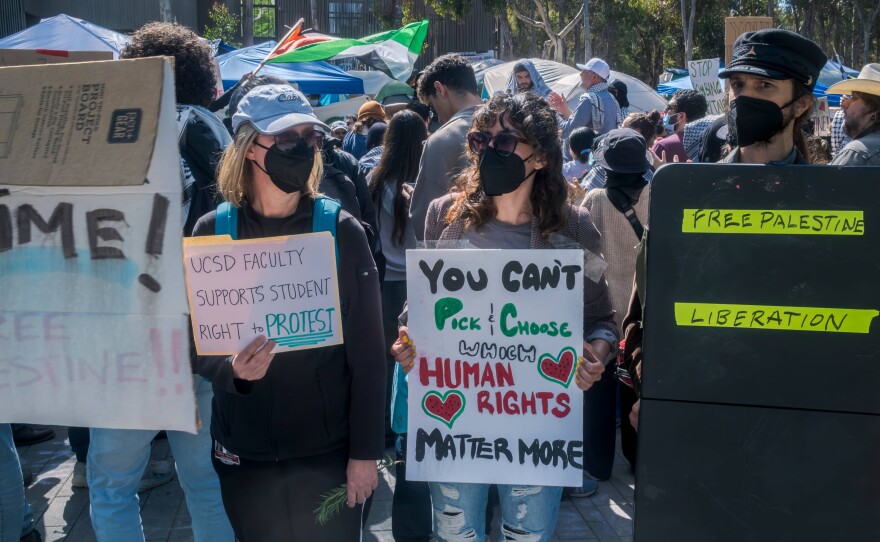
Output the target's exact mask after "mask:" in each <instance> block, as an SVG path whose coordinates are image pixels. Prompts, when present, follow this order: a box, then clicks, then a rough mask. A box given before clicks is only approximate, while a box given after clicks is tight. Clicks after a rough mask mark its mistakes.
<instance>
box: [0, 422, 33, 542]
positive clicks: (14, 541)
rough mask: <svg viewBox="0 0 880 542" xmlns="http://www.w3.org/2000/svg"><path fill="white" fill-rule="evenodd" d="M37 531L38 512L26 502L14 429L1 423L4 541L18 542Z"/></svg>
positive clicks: (0, 525)
mask: <svg viewBox="0 0 880 542" xmlns="http://www.w3.org/2000/svg"><path fill="white" fill-rule="evenodd" d="M33 530H34V513H33V511H31V506H30V505H29V504H28V503H27V502H26V501H25V500H24V480H23V479H22V476H21V461H20V460H19V459H18V452H17V451H16V450H15V443H14V442H13V441H12V427H10V425H9V424H8V423H3V424H0V542H18V540H19V538H21V537H22V536H25V535H27V534H30V532H31V531H33Z"/></svg>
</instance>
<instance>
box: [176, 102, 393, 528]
mask: <svg viewBox="0 0 880 542" xmlns="http://www.w3.org/2000/svg"><path fill="white" fill-rule="evenodd" d="M232 125H233V129H234V131H235V139H234V141H233V143H232V145H231V146H230V147H229V148H228V149H227V151H226V153H225V154H224V156H223V162H222V164H221V166H220V171H219V174H218V186H219V191H220V193H221V194H222V195H223V197H224V198H225V199H226V201H227V202H228V203H229V204H231V206H232V207H231V209H233V211H225V210H224V211H221V212H219V213H220V216H218V211H214V212H211V213H208V214H207V215H205V216H203V217H202V218H201V219H199V221H198V223H197V224H196V227H195V230H194V232H193V234H194V235H196V236H198V235H215V234H217V233H229V234H231V235H232V236H233V238H237V239H256V238H261V237H276V236H284V235H297V234H303V233H310V232H312V231H314V229H315V227H316V226H315V224H318V223H319V222H315V221H313V220H314V219H315V218H317V217H326V213H327V212H333V213H335V218H334V217H331V219H332V221H331V224H333V226H331V227H330V229H329V231H331V233H333V230H334V229H335V240H336V246H337V250H338V252H337V253H338V255H339V262H338V264H337V271H338V281H339V283H338V288H339V295H340V305H341V307H342V326H343V336H344V337H345V344H343V345H338V346H330V347H325V348H316V349H310V350H298V351H291V352H283V353H278V354H273V353H272V350H273V348H274V347H275V346H276V345H275V342H274V341H271V340H266V338H265V337H263V336H260V337H258V338H257V339H255V340H254V341H253V342H252V343H251V344H250V345H249V346H247V347H246V348H245V349H244V350H243V351H242V352H240V353H239V354H238V355H236V356H233V357H231V358H222V357H202V358H200V364H199V365H200V367H199V372H200V374H202V376H205V377H206V378H208V379H210V380H211V381H212V382H213V384H214V403H213V412H212V416H211V435H212V437H213V439H214V446H213V451H212V453H213V462H214V468H215V470H216V471H217V474H218V476H219V478H220V487H221V492H222V495H223V504H224V507H225V508H226V513H227V514H228V515H229V519H230V522H231V523H232V526H233V529H234V530H235V534H236V537H237V538H238V540H240V541H242V542H251V541H259V542H265V541H279V542H280V541H285V542H286V541H298V540H303V541H305V540H308V541H313V540H326V541H334V542H335V541H348V540H358V539H359V536H360V530H361V519H362V515H363V512H364V510H363V507H364V506H365V503H366V502H367V499H368V498H369V497H370V495H371V494H372V491H373V490H374V489H375V488H376V486H377V474H376V460H377V459H379V458H381V457H382V453H383V449H384V423H383V422H384V418H383V397H384V390H385V356H384V353H383V347H384V344H383V339H382V308H381V299H380V297H379V279H378V274H377V271H376V264H375V262H374V261H373V257H372V255H371V253H370V247H369V245H368V244H367V239H366V236H365V234H364V230H363V229H362V227H361V225H360V223H359V221H358V220H356V219H355V218H353V217H352V216H351V215H349V214H348V213H346V212H345V211H340V210H339V208H338V204H335V203H333V202H329V200H326V198H321V197H319V196H318V195H317V186H318V181H319V180H320V178H321V171H322V163H321V153H320V150H321V145H322V142H323V134H321V133H320V132H319V131H316V130H315V128H316V127H321V128H324V129H327V127H326V126H324V124H323V123H321V121H319V120H318V119H317V118H316V117H315V116H314V114H313V112H312V108H311V106H310V105H309V102H308V100H307V99H306V98H305V96H303V95H302V94H301V93H300V92H299V91H297V90H295V89H293V87H290V86H288V85H265V86H260V87H257V88H255V89H254V90H252V91H251V92H249V93H248V94H247V95H246V96H245V97H244V98H243V99H242V100H241V102H240V103H239V106H238V111H237V113H236V114H235V116H234V117H233V119H232ZM328 202H329V203H328ZM226 209H230V208H229V207H227V208H226ZM233 215H234V216H235V217H236V220H230V217H231V216H233ZM233 223H235V225H234V226H233V225H232V224H233ZM342 484H347V504H348V507H349V508H348V509H345V508H344V509H343V510H342V512H341V513H340V515H339V516H338V517H335V518H333V519H332V520H331V521H330V522H329V523H328V524H326V525H324V526H321V525H319V524H318V523H316V521H315V516H314V510H315V508H316V507H317V506H318V504H319V502H320V501H321V499H322V495H324V494H326V493H328V492H330V491H331V490H333V489H335V488H337V487H339V486H340V485H342Z"/></svg>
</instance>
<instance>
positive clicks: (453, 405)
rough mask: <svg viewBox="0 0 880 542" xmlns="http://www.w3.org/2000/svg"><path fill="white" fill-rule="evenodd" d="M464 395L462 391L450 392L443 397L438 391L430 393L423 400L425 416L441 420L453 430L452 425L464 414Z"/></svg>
mask: <svg viewBox="0 0 880 542" xmlns="http://www.w3.org/2000/svg"><path fill="white" fill-rule="evenodd" d="M465 402H466V401H465V399H464V394H463V393H461V392H460V391H456V390H449V391H447V392H446V393H444V394H443V395H441V394H440V393H439V392H436V391H429V392H428V393H426V394H425V397H423V398H422V410H424V411H425V414H427V415H428V416H430V417H432V418H434V419H435V420H440V421H441V422H443V423H445V424H446V425H447V426H449V428H450V429H452V424H454V423H455V420H457V419H458V417H459V416H461V414H462V412H464V405H465Z"/></svg>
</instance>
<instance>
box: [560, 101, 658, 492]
mask: <svg viewBox="0 0 880 542" xmlns="http://www.w3.org/2000/svg"><path fill="white" fill-rule="evenodd" d="M655 114H656V113H655ZM652 131H653V129H652ZM593 158H594V160H595V162H596V166H595V167H596V168H602V169H604V170H605V175H606V182H605V186H604V188H597V189H595V190H590V191H589V192H588V193H587V195H586V197H585V198H584V202H583V203H582V204H581V206H582V207H585V208H586V209H587V210H588V211H589V212H590V217H592V219H593V223H594V224H596V229H598V230H599V233H600V234H602V255H603V257H604V258H605V261H606V262H607V263H608V267H607V268H606V270H605V277H606V278H607V280H608V292H609V293H610V294H611V306H612V308H614V310H615V315H614V320H615V324H616V325H617V330H618V333H620V331H621V323H622V321H623V317H624V315H625V314H626V309H627V306H628V304H629V297H630V291H631V290H632V282H633V274H634V273H635V270H636V251H635V250H633V247H634V246H636V245H637V244H638V243H639V239H641V237H642V233H643V231H644V227H643V225H644V224H647V223H648V194H649V191H648V190H645V187H646V186H647V185H648V181H647V180H646V179H645V172H646V171H648V170H650V169H651V162H649V161H648V155H647V144H646V142H645V138H644V136H643V135H642V134H640V133H639V132H637V131H635V130H633V129H632V128H617V129H615V130H611V131H610V132H608V134H607V135H605V136H604V137H602V138H601V139H600V140H599V141H598V142H597V143H596V149H595V150H594V151H593ZM617 390H618V387H617V377H616V376H615V372H614V371H610V370H609V371H605V373H603V374H602V378H601V379H600V380H599V381H598V382H596V384H595V385H593V387H592V388H590V389H589V391H587V392H586V393H585V394H584V445H585V448H586V450H585V453H584V467H585V472H586V473H587V474H588V475H589V476H591V477H594V478H596V479H599V480H607V479H608V478H610V477H611V468H612V466H613V464H614V448H615V435H616V433H617V424H616V412H615V410H616V409H615V406H616V399H617ZM621 399H624V396H621ZM634 401H635V399H634V398H633V399H632V400H631V401H630V402H629V405H631V404H632V403H633V402H634ZM627 412H628V410H627ZM621 421H624V420H623V419H622V420H621ZM622 430H625V429H623V428H622ZM597 487H598V484H597V483H596V482H595V480H592V479H590V478H585V479H584V481H583V483H582V485H581V488H580V489H579V490H575V491H573V492H572V493H571V496H572V497H581V496H588V495H590V494H591V493H592V492H593V491H594V490H595V488H597Z"/></svg>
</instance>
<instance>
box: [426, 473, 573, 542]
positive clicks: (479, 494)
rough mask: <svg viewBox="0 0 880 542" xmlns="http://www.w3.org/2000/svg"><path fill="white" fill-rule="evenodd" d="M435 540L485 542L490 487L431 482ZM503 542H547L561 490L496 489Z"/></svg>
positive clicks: (544, 488) (534, 487)
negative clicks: (520, 541) (487, 500)
mask: <svg viewBox="0 0 880 542" xmlns="http://www.w3.org/2000/svg"><path fill="white" fill-rule="evenodd" d="M429 485H430V488H431V501H432V503H433V507H434V536H435V537H436V538H437V540H438V541H440V542H452V541H455V540H470V541H474V542H484V541H485V540H486V535H485V534H484V530H485V523H486V499H487V498H488V494H489V484H462V483H441V482H431V483H430V484H429ZM498 496H499V497H500V499H501V536H502V538H503V539H504V540H507V541H510V542H513V541H516V540H522V541H525V540H528V541H530V542H550V539H551V538H552V537H553V531H554V530H555V529H556V519H557V517H558V516H559V501H560V498H561V497H562V488H561V487H554V486H515V485H502V484H499V485H498Z"/></svg>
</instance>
